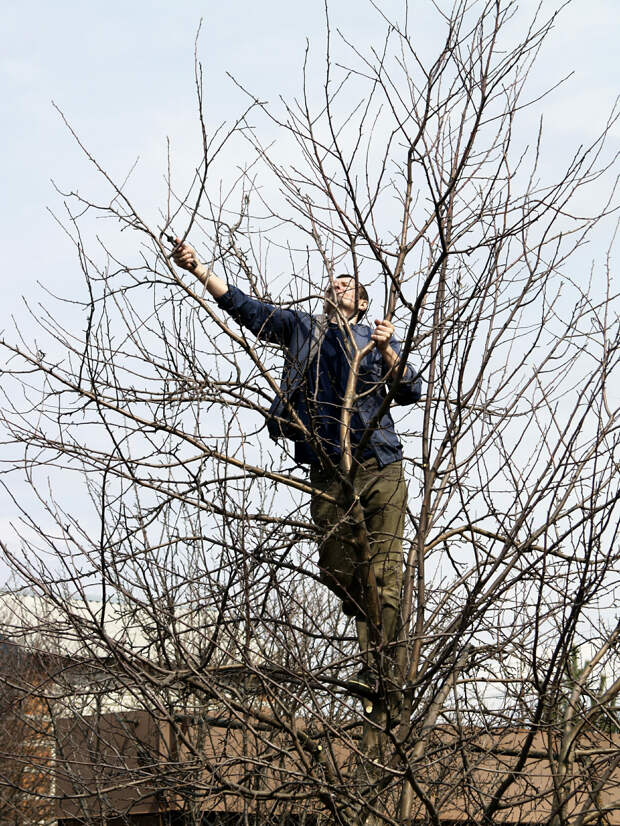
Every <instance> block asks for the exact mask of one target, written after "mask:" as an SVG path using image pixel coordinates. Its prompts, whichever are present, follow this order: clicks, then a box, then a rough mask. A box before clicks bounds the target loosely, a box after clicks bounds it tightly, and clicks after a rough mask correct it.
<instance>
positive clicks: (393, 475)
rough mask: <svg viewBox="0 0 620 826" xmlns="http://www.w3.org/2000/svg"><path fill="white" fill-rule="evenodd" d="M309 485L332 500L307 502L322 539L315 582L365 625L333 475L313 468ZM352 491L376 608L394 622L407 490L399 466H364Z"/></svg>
mask: <svg viewBox="0 0 620 826" xmlns="http://www.w3.org/2000/svg"><path fill="white" fill-rule="evenodd" d="M310 481H311V483H312V486H313V487H314V488H317V489H318V490H320V491H324V492H325V493H329V494H330V495H331V496H333V497H334V498H335V499H336V503H332V502H328V501H326V500H325V499H322V498H321V497H320V496H317V495H313V496H312V501H311V513H312V519H313V521H314V523H315V524H316V526H317V527H318V528H319V529H320V531H321V534H322V538H321V541H320V545H319V566H320V571H321V581H322V582H323V583H324V584H325V585H326V586H327V587H328V588H329V589H330V590H331V591H333V592H334V593H335V594H336V595H337V596H338V597H339V598H340V599H341V600H342V610H343V612H344V613H345V614H347V615H348V616H355V617H357V618H358V619H359V620H365V619H366V616H367V610H366V605H365V599H364V593H365V585H366V583H364V582H363V579H362V577H363V574H362V571H361V569H360V566H359V564H358V555H357V553H356V550H355V547H354V545H353V542H352V531H351V519H350V514H348V513H347V511H346V510H345V507H344V505H345V501H344V494H343V491H342V485H341V483H340V480H339V478H338V474H337V473H336V472H326V471H323V470H322V469H321V468H319V467H314V466H313V467H312V468H311V471H310ZM355 490H356V492H357V494H358V495H359V497H360V503H361V505H362V509H363V511H364V520H365V524H366V530H367V532H368V539H369V544H370V553H371V559H370V564H371V565H372V569H373V571H374V574H375V579H376V581H377V590H378V592H379V603H380V606H381V608H382V609H385V607H386V606H389V607H390V608H391V609H393V610H392V611H390V613H391V614H393V615H394V617H396V615H397V614H398V612H399V609H400V590H401V583H402V572H403V530H404V525H405V513H406V510H407V486H406V484H405V479H404V476H403V469H402V464H401V462H393V463H392V464H389V465H386V466H385V467H383V468H380V467H379V464H378V462H377V460H376V459H369V460H367V461H366V462H364V463H363V464H362V466H361V467H360V469H359V471H358V473H357V476H356V478H355ZM390 624H392V623H390ZM393 625H394V626H395V625H396V623H395V622H394V623H393ZM386 630H387V629H386ZM390 630H391V629H390ZM393 633H394V632H393V631H392V633H389V631H388V634H387V636H388V638H392V639H393Z"/></svg>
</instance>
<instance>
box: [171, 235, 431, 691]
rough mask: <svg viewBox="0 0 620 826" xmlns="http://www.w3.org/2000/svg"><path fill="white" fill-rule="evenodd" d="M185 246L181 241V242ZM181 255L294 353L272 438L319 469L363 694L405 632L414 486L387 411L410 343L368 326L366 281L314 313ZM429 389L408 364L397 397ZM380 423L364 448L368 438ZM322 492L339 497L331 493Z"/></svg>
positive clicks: (319, 518)
mask: <svg viewBox="0 0 620 826" xmlns="http://www.w3.org/2000/svg"><path fill="white" fill-rule="evenodd" d="M177 243H178V242H177ZM173 258H174V261H175V262H176V263H177V264H178V265H179V266H180V267H183V268H184V269H186V270H189V271H190V272H193V273H194V275H196V276H197V278H199V279H200V280H201V281H202V282H203V284H204V285H205V287H206V289H207V291H208V292H209V293H210V294H211V295H212V296H213V298H215V300H216V302H217V304H218V306H219V307H220V308H221V309H223V310H225V311H226V312H227V313H229V314H230V315H231V316H232V317H233V318H234V319H235V320H236V321H238V322H239V323H240V324H242V325H244V326H245V327H248V328H249V329H250V330H251V331H252V332H253V333H254V334H255V335H256V336H258V337H259V338H261V339H265V340H267V341H271V342H274V343H277V344H279V345H280V346H281V347H282V348H283V350H284V353H285V367H284V375H283V379H282V384H281V392H280V394H279V396H278V397H277V398H276V399H274V403H273V404H272V406H271V409H270V411H269V418H268V422H267V426H268V430H269V433H270V435H271V436H272V438H276V439H277V438H278V437H279V436H281V435H284V436H287V437H289V438H292V439H293V440H294V442H295V458H296V460H297V462H299V463H300V464H306V465H309V467H310V480H311V483H312V487H313V488H314V489H315V490H316V491H317V493H316V494H314V495H313V496H312V501H311V513H312V518H313V520H314V522H315V524H316V525H317V527H318V528H319V529H320V530H321V532H322V534H323V538H322V541H321V544H320V552H319V566H320V572H321V580H322V581H323V582H324V584H325V585H327V587H328V588H330V590H332V591H333V592H334V593H335V594H336V595H337V596H338V597H339V598H340V599H341V600H342V610H343V612H344V613H345V614H346V615H347V616H354V617H355V619H356V623H357V632H358V639H359V644H360V649H361V652H362V657H363V662H364V667H363V668H362V670H361V671H360V673H359V674H358V675H356V677H355V678H354V679H353V680H352V681H350V682H351V683H352V687H353V688H354V689H357V690H358V691H359V692H361V693H372V692H373V691H374V690H376V686H377V677H378V672H377V669H376V668H375V667H374V664H375V659H374V654H375V653H376V645H373V641H374V642H375V643H376V642H377V641H378V640H380V641H382V642H383V643H384V646H383V647H384V648H385V647H386V646H387V647H388V649H389V647H390V645H389V644H390V643H392V642H393V641H394V640H395V638H396V635H397V631H398V620H399V610H400V592H401V581H402V567H403V551H402V536H403V529H404V521H405V512H406V507H407V490H406V485H405V481H404V477H403V471H402V461H401V460H402V446H401V444H400V441H399V439H398V436H397V435H396V432H395V429H394V422H393V420H392V417H391V415H390V412H389V409H387V410H385V411H383V413H382V414H381V416H380V417H379V419H378V421H377V422H376V423H375V419H376V418H377V415H376V414H377V413H378V412H380V408H381V407H382V406H383V401H384V399H385V396H386V392H387V388H386V384H389V382H390V378H391V377H392V376H393V375H394V374H395V372H396V370H397V368H399V362H400V345H399V344H398V342H396V341H395V340H394V339H393V338H392V335H393V332H394V326H393V325H392V323H391V322H390V321H388V320H387V319H383V320H379V319H377V320H375V323H374V329H371V328H370V327H368V326H366V325H363V324H360V323H359V322H360V319H361V318H362V316H363V315H364V314H365V312H366V310H367V308H368V294H367V292H366V290H365V289H364V287H362V286H359V288H358V289H357V290H356V288H355V279H354V278H352V277H351V276H348V275H345V276H339V277H337V278H335V279H333V282H332V284H331V285H330V286H329V287H328V289H327V291H326V293H325V315H324V316H311V315H309V314H308V313H305V312H302V311H299V310H290V309H283V308H281V307H277V306H274V305H272V304H269V303H267V302H263V301H258V300H256V299H254V298H251V297H249V296H247V295H245V294H244V293H243V292H241V290H239V289H238V288H237V287H234V286H232V285H229V284H227V283H226V282H225V281H223V280H222V279H221V278H219V277H218V276H216V275H215V274H214V273H213V272H212V271H210V270H208V269H207V268H206V267H205V266H204V265H203V264H201V263H200V262H199V261H198V259H197V256H196V253H195V251H194V250H193V249H192V247H190V246H189V245H187V244H182V245H181V244H179V245H178V246H177V247H176V248H175V250H174V252H173ZM370 342H372V343H373V344H374V346H373V347H371V348H369V352H368V353H367V354H366V355H365V357H364V358H363V360H362V361H361V364H360V370H359V376H358V380H357V386H356V387H355V395H356V398H355V404H354V405H353V409H352V411H351V417H350V422H349V426H348V428H343V427H342V422H343V399H344V398H345V390H346V387H347V381H348V378H349V373H350V369H351V361H352V356H353V351H354V350H355V348H359V349H362V348H364V347H366V346H367V345H368V344H369V343H370ZM420 395H421V380H420V379H419V377H418V376H417V374H416V372H415V371H414V370H413V369H412V368H411V367H410V366H409V365H406V366H405V368H404V370H403V372H402V377H401V379H400V381H399V384H398V387H397V388H396V391H395V394H394V400H395V401H396V402H397V403H399V404H413V403H414V402H416V401H418V399H419V398H420ZM369 426H371V430H370V433H369V434H368V435H367V437H366V439H365V442H366V443H365V446H363V447H362V448H361V455H359V456H358V455H357V453H360V451H359V450H358V451H356V448H357V447H358V446H359V445H360V444H361V442H362V439H363V438H364V434H365V433H366V431H367V430H368V428H369ZM347 436H348V437H350V443H351V453H352V455H353V456H354V457H355V459H354V462H355V475H354V483H353V488H351V486H350V485H348V486H347V484H346V483H345V481H344V476H343V471H342V467H341V465H342V455H343V442H344V439H345V437H347ZM352 491H354V493H355V494H357V496H358V497H359V503H360V505H361V508H362V511H363V521H364V523H365V528H366V531H367V536H368V546H369V549H370V560H369V566H365V565H362V564H360V556H359V543H356V542H355V541H354V539H353V533H354V531H353V525H352V514H353V513H354V510H353V508H352ZM321 492H323V493H327V494H329V496H330V498H329V499H328V498H325V497H323V496H321V495H320V494H321ZM369 568H370V569H372V573H373V574H374V580H375V582H376V586H377V595H378V600H379V606H378V607H379V625H380V627H379V628H378V629H374V633H372V634H371V633H369V625H368V619H369V616H370V614H369V605H368V588H369V576H370V575H369Z"/></svg>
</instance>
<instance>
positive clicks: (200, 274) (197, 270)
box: [194, 261, 211, 284]
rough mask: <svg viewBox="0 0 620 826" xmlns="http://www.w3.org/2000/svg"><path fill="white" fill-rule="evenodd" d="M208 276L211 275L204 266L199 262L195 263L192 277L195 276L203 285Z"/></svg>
mask: <svg viewBox="0 0 620 826" xmlns="http://www.w3.org/2000/svg"><path fill="white" fill-rule="evenodd" d="M210 274H211V273H210V272H209V270H208V269H207V268H206V267H205V265H204V264H201V263H200V261H198V262H197V263H196V266H195V267H194V275H195V276H196V278H199V279H200V280H201V281H202V282H203V283H205V284H206V283H207V281H208V279H209V275H210Z"/></svg>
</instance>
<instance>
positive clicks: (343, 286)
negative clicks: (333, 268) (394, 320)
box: [325, 275, 368, 321]
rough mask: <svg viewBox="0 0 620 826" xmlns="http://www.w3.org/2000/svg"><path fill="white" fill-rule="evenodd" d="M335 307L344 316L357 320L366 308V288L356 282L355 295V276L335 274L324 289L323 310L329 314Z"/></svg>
mask: <svg viewBox="0 0 620 826" xmlns="http://www.w3.org/2000/svg"><path fill="white" fill-rule="evenodd" d="M336 307H337V308H338V310H339V311H340V312H341V313H342V314H343V315H344V316H345V318H347V319H349V320H353V321H359V320H360V319H361V318H362V317H363V316H364V313H365V312H366V310H367V309H368V293H367V292H366V288H365V287H364V286H363V285H362V284H359V283H358V285H357V296H356V295H355V278H354V277H353V276H352V275H337V276H336V277H335V278H334V280H333V283H332V284H330V285H329V287H328V288H327V289H326V290H325V312H326V313H327V314H328V315H331V314H333V313H334V312H335V310H336Z"/></svg>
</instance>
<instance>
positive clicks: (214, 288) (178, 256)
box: [172, 238, 228, 298]
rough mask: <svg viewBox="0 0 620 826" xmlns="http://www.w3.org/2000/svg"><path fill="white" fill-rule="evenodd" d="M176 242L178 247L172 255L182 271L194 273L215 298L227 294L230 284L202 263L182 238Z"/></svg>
mask: <svg viewBox="0 0 620 826" xmlns="http://www.w3.org/2000/svg"><path fill="white" fill-rule="evenodd" d="M176 241H177V245H178V246H176V247H175V249H174V251H173V253H172V257H173V259H174V263H175V264H176V265H177V266H179V267H181V268H182V269H184V270H187V271H188V272H192V273H194V275H195V276H196V278H198V279H199V280H200V281H202V283H203V284H204V285H205V287H206V289H207V290H208V292H210V293H211V295H212V296H213V298H221V297H222V296H223V295H224V293H227V292H228V284H227V283H226V282H225V281H224V280H223V279H221V278H220V277H219V276H217V275H216V274H215V273H214V272H213V271H212V270H210V269H209V268H208V267H205V265H204V264H201V263H200V261H199V260H198V255H197V254H196V250H195V249H194V248H193V247H190V245H189V244H181V239H180V238H177V239H176Z"/></svg>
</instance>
